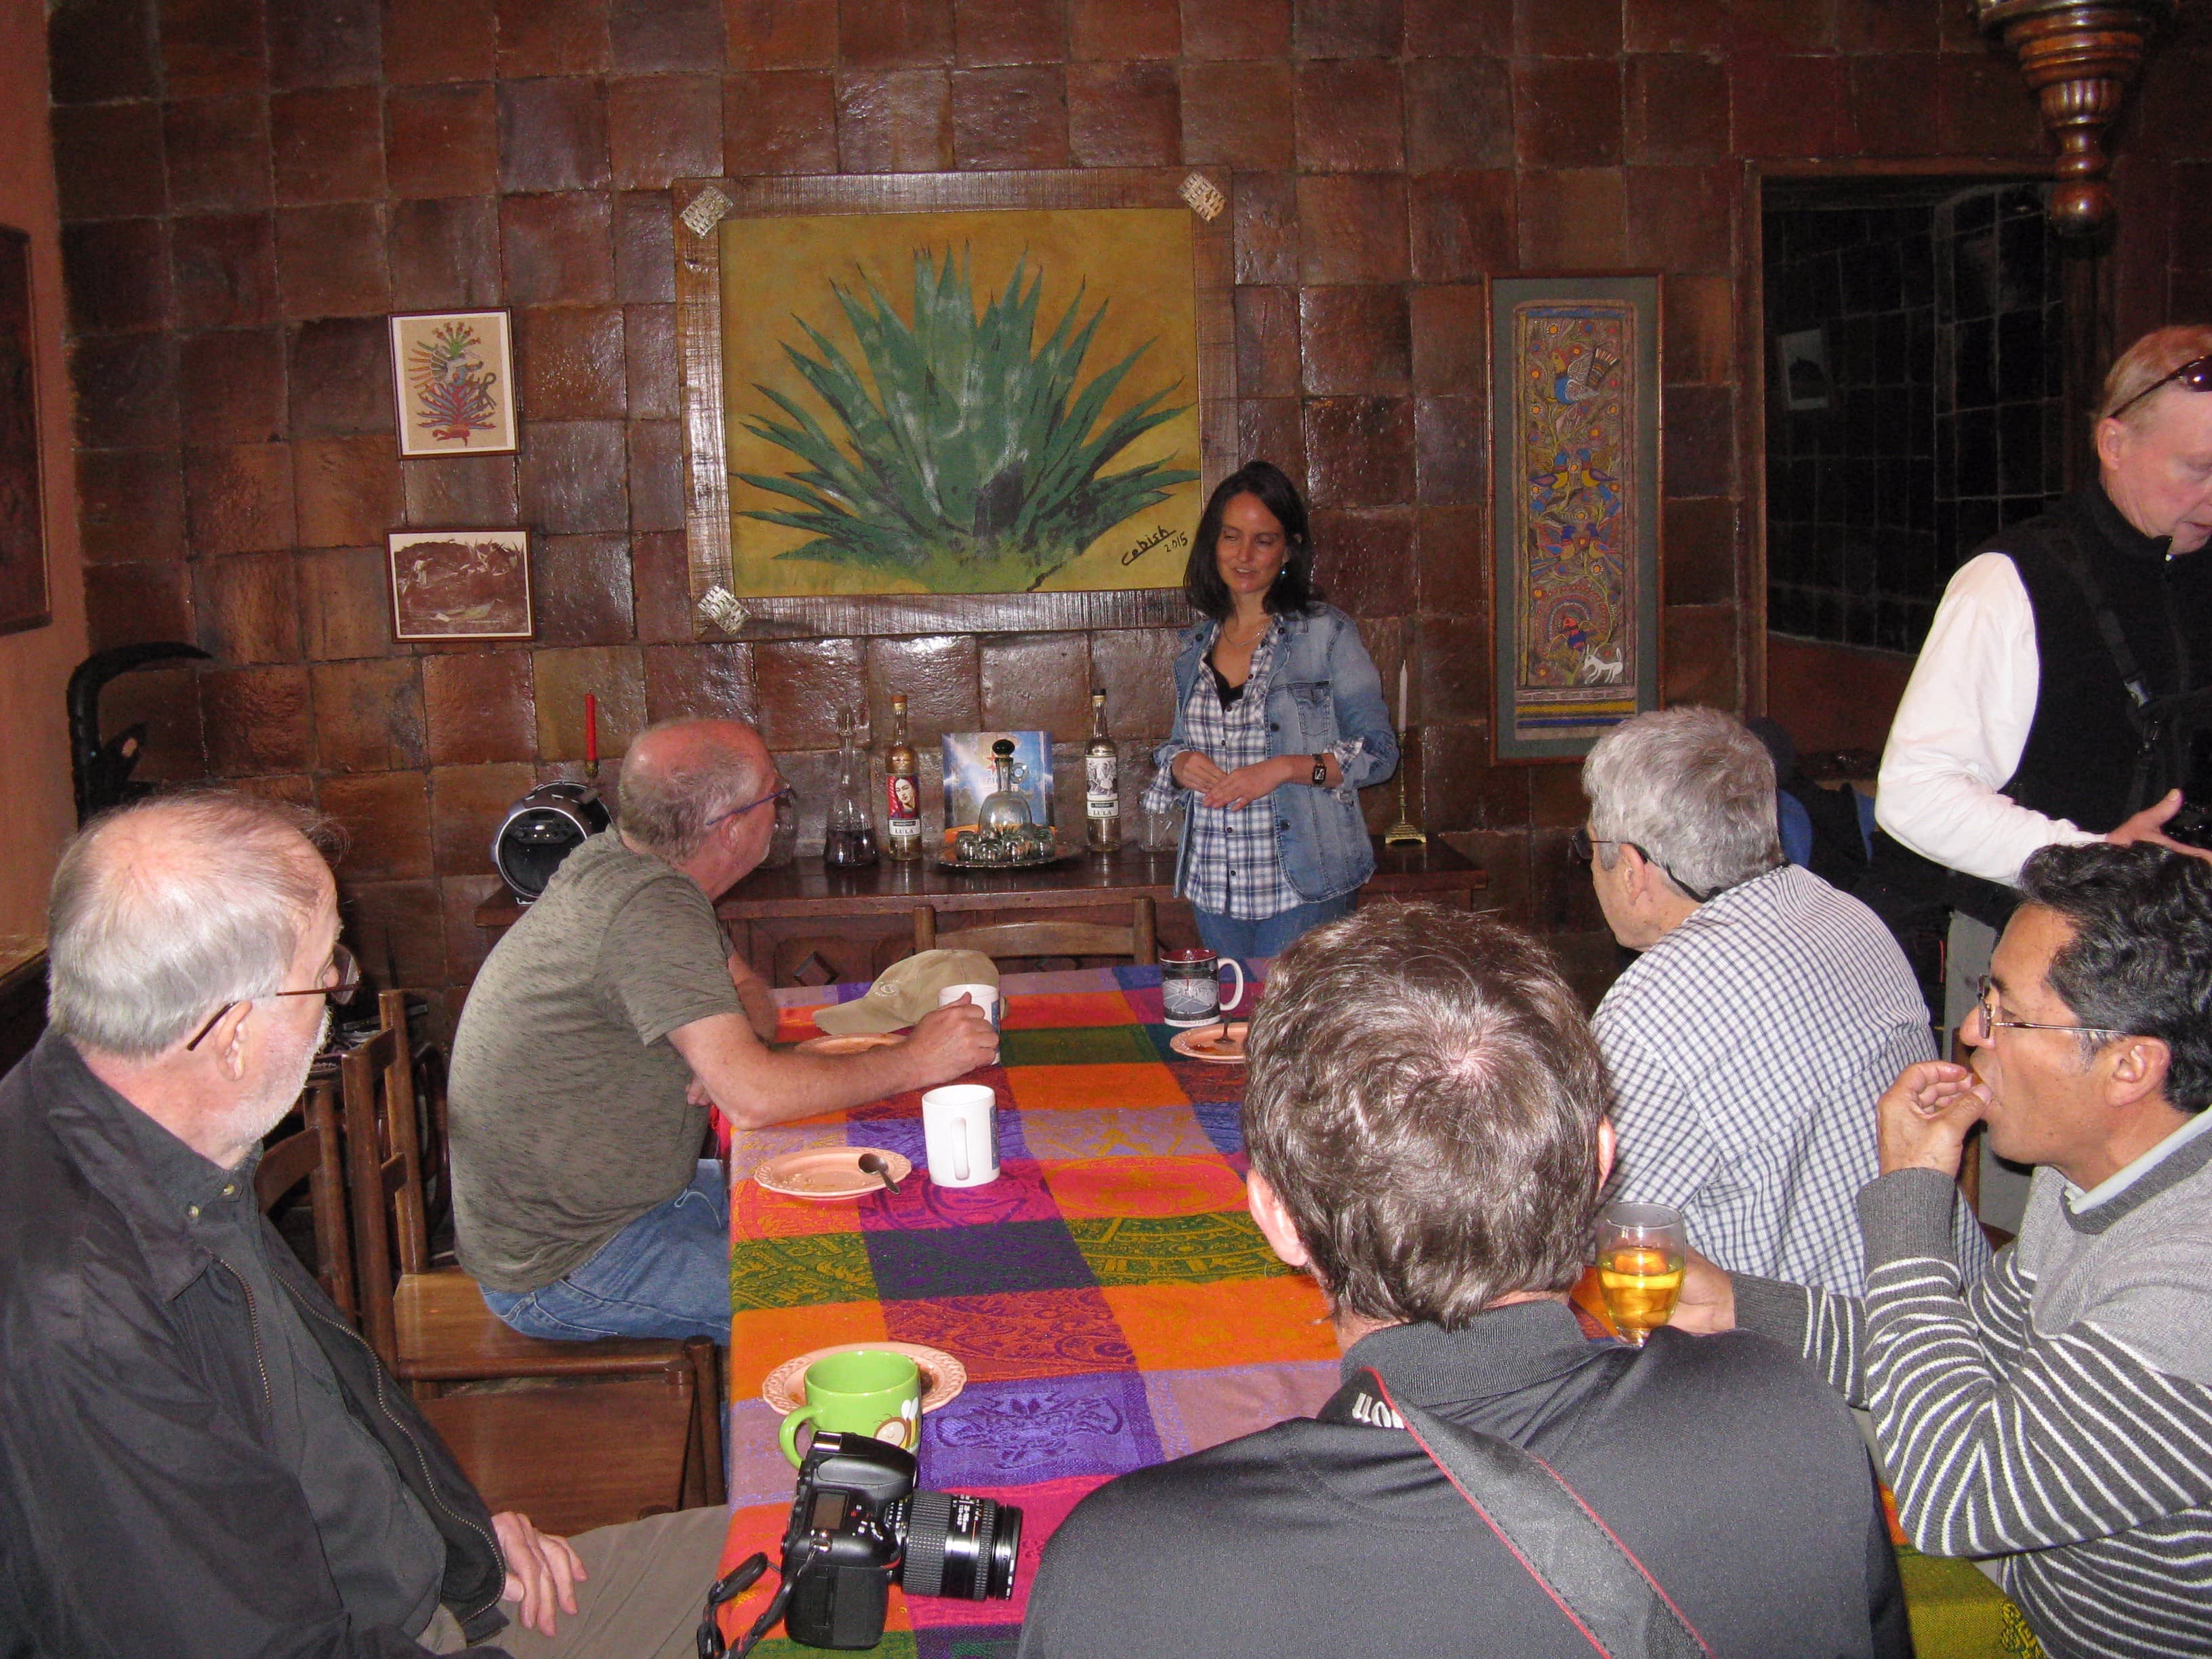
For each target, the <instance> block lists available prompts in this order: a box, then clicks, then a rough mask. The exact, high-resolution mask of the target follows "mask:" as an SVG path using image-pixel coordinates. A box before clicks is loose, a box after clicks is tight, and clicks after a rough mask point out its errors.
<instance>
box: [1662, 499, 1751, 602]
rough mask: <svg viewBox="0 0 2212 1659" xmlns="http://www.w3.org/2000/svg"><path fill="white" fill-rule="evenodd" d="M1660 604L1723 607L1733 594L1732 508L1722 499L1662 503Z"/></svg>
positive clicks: (1729, 501) (1734, 527)
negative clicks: (1664, 564)
mask: <svg viewBox="0 0 2212 1659" xmlns="http://www.w3.org/2000/svg"><path fill="white" fill-rule="evenodd" d="M1663 545H1664V546H1665V548H1666V550H1667V568H1666V580H1667V596H1666V603H1667V604H1668V605H1729V604H1732V603H1734V601H1735V588H1736V556H1737V547H1736V504H1735V502H1734V501H1731V500H1729V498H1728V497H1727V496H1725V495H1707V496H1701V497H1699V498H1696V499H1694V500H1688V501H1668V503H1667V513H1666V520H1665V540H1664V542H1663Z"/></svg>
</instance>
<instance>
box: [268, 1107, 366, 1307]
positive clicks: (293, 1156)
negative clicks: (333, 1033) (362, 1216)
mask: <svg viewBox="0 0 2212 1659" xmlns="http://www.w3.org/2000/svg"><path fill="white" fill-rule="evenodd" d="M336 1093H337V1087H336V1085H334V1084H333V1083H331V1082H329V1081H314V1082H310V1083H309V1084H308V1085H307V1091H306V1092H305V1093H304V1094H302V1095H301V1097H300V1115H301V1120H302V1121H304V1123H305V1124H306V1126H307V1127H304V1128H302V1129H301V1130H300V1131H299V1132H298V1133H295V1134H289V1135H286V1136H285V1137H284V1138H283V1139H281V1140H277V1141H273V1142H271V1143H270V1145H268V1146H264V1147H263V1148H262V1151H261V1162H260V1164H258V1166H256V1168H255V1170H254V1171H253V1196H254V1199H255V1200H256V1201H257V1202H258V1203H259V1205H260V1206H261V1212H262V1213H263V1214H264V1215H266V1214H268V1213H269V1212H270V1211H271V1210H273V1209H275V1208H276V1204H277V1201H278V1200H280V1199H282V1198H283V1196H284V1195H285V1194H287V1193H289V1192H290V1191H291V1190H292V1189H293V1188H295V1187H297V1186H298V1185H299V1184H300V1183H301V1182H303V1181H304V1182H307V1204H308V1206H309V1208H310V1209H311V1210H313V1213H314V1220H315V1278H316V1280H317V1281H318V1282H319V1284H320V1285H322V1287H323V1293H324V1294H325V1295H326V1296H328V1297H330V1299H331V1301H332V1302H334V1303H336V1304H337V1310H338V1311H339V1312H340V1313H342V1314H343V1315H344V1316H346V1317H347V1319H349V1321H351V1322H353V1323H355V1324H356V1325H358V1324H359V1323H360V1322H361V1308H360V1304H358V1303H357V1302H356V1300H355V1299H354V1277H353V1238H352V1231H351V1229H350V1228H349V1226H348V1225H347V1218H346V1182H345V1159H344V1156H343V1152H341V1150H340V1148H339V1144H338V1115H337V1105H336V1103H334V1101H333V1099H332V1096H334V1095H335V1094H336Z"/></svg>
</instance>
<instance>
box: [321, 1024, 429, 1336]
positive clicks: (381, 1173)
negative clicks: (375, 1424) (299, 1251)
mask: <svg viewBox="0 0 2212 1659" xmlns="http://www.w3.org/2000/svg"><path fill="white" fill-rule="evenodd" d="M377 1007H378V1012H379V1013H380V1015H381V1016H382V1018H383V1029H381V1030H379V1031H378V1032H377V1034H376V1035H375V1036H373V1037H371V1038H369V1040H368V1042H364V1043H362V1044H361V1045H360V1046H359V1047H357V1048H355V1049H353V1050H352V1051H351V1052H350V1053H349V1054H347V1055H346V1056H345V1058H344V1060H343V1061H342V1062H341V1063H340V1066H339V1074H340V1077H341V1079H343V1085H344V1097H345V1133H346V1149H347V1152H348V1154H349V1156H348V1158H347V1176H348V1184H349V1187H350V1188H351V1191H352V1194H353V1204H352V1212H353V1231H354V1260H355V1263H356V1267H358V1269H359V1273H360V1280H361V1314H362V1334H363V1335H364V1336H366V1337H367V1338H368V1345H369V1346H371V1347H372V1348H374V1349H375V1350H376V1352H377V1354H378V1356H379V1357H380V1358H382V1359H383V1361H384V1363H385V1364H386V1365H393V1364H397V1362H398V1340H397V1335H396V1333H395V1331H394V1329H393V1322H392V1292H393V1291H394V1289H395V1288H396V1286H397V1285H398V1276H399V1274H401V1273H428V1271H429V1269H430V1237H429V1229H428V1225H427V1223H426V1221H425V1219H424V1216H423V1210H422V1152H421V1146H420V1140H419V1136H418V1133H417V1128H416V1117H415V1066H414V1055H413V1054H412V1052H411V1050H410V1044H409V1042H408V1040H407V1003H406V999H405V997H404V995H403V994H401V993H399V992H397V991H386V992H385V993H383V994H381V995H380V996H379V997H378V999H377ZM395 1257H397V1260H396V1261H395V1260H394V1258H395Z"/></svg>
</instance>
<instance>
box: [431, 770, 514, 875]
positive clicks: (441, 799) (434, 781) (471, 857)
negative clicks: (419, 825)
mask: <svg viewBox="0 0 2212 1659" xmlns="http://www.w3.org/2000/svg"><path fill="white" fill-rule="evenodd" d="M535 787H537V781H536V778H535V776H534V775H533V769H532V768H531V767H530V766H528V765H526V764H524V763H520V762H516V763H507V764H503V765H490V766H435V767H433V768H431V769H430V862H431V864H432V865H433V866H435V868H436V869H437V870H438V871H439V872H441V874H447V875H477V874H481V873H482V872H484V871H487V870H489V869H490V868H491V867H492V857H491V842H492V836H494V835H495V834H496V833H497V832H498V829H499V826H500V824H501V823H502V822H503V821H504V820H505V818H506V817H507V809H508V808H510V807H512V806H513V805H514V804H515V802H517V801H519V800H520V799H522V798H523V797H524V796H525V795H526V794H528V793H530V792H531V791H532V789H533V788H535Z"/></svg>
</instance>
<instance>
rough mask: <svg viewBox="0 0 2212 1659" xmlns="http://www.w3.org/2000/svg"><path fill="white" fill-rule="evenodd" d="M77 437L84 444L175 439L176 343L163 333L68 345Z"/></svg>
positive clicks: (152, 443)
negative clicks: (69, 346)
mask: <svg viewBox="0 0 2212 1659" xmlns="http://www.w3.org/2000/svg"><path fill="white" fill-rule="evenodd" d="M70 384H71V385H72V386H74V387H75V389H76V441H77V442H79V443H80V444H82V445H83V446H84V447H86V448H88V449H126V448H145V447H166V446H168V445H172V444H174V443H175V442H176V441H177V438H178V432H179V428H178V425H177V364H176V342H175V341H174V340H173V339H172V338H171V337H169V336H168V335H167V334H125V335H114V336H110V337H106V338H94V339H88V340H78V341H77V342H76V343H75V344H74V345H72V346H71V348H70Z"/></svg>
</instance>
